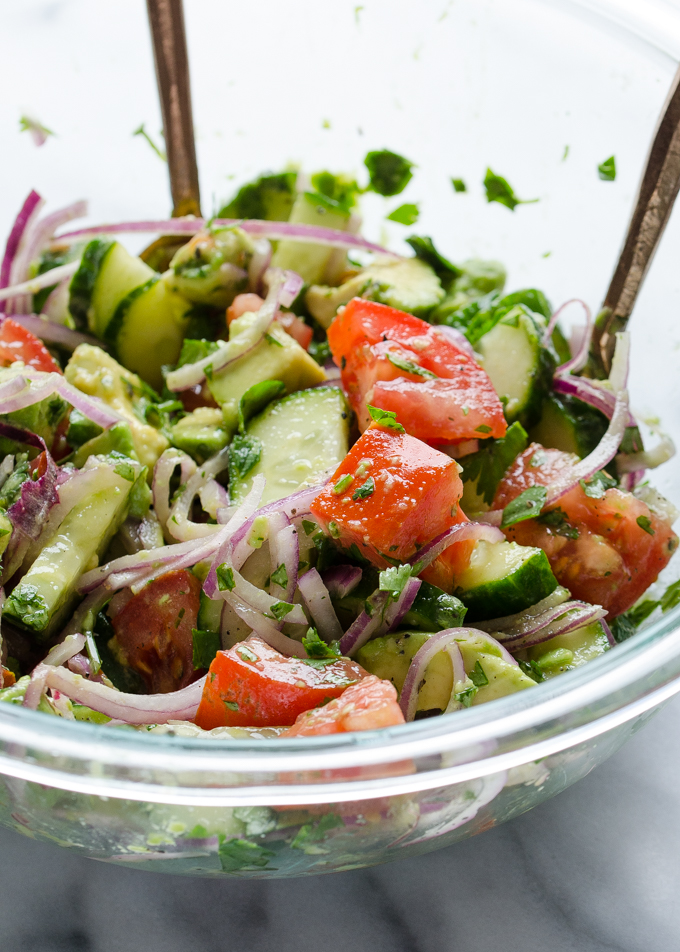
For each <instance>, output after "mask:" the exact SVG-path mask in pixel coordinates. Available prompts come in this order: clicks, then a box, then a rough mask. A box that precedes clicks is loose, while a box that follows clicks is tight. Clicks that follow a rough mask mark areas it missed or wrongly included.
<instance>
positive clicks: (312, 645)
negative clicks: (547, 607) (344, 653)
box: [302, 628, 341, 661]
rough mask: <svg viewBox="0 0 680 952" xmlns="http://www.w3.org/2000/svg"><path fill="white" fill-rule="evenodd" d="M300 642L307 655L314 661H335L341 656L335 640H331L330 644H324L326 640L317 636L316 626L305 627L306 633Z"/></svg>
mask: <svg viewBox="0 0 680 952" xmlns="http://www.w3.org/2000/svg"><path fill="white" fill-rule="evenodd" d="M302 644H303V646H304V649H305V651H306V652H307V657H308V658H312V659H313V660H315V661H323V660H329V661H336V660H337V659H338V658H340V657H341V655H340V651H339V649H338V645H337V642H333V643H332V644H330V645H328V644H326V642H325V641H324V640H323V639H322V638H320V637H319V632H318V631H317V630H316V628H308V629H307V634H306V635H305V636H304V638H303V639H302Z"/></svg>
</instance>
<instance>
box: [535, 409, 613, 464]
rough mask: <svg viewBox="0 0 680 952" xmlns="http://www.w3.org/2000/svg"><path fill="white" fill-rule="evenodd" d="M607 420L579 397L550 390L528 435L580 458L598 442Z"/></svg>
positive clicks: (538, 441) (590, 451) (537, 441)
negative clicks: (575, 397)
mask: <svg viewBox="0 0 680 952" xmlns="http://www.w3.org/2000/svg"><path fill="white" fill-rule="evenodd" d="M607 424H608V421H607V418H606V417H605V416H604V414H602V413H600V411H599V410H595V409H594V408H593V407H589V406H588V404H586V403H583V402H582V401H581V400H575V399H574V398H573V397H565V396H562V395H560V396H557V394H549V395H548V396H547V398H546V400H545V402H544V404H543V410H542V412H541V418H540V420H539V421H538V423H537V424H536V426H534V427H532V429H531V432H530V434H529V436H530V439H531V440H532V441H533V442H535V443H540V444H541V445H542V446H548V447H552V448H554V449H556V450H563V451H564V452H565V453H576V455H577V456H580V457H581V459H583V458H584V457H585V456H588V454H589V453H592V451H593V450H594V449H595V447H596V446H597V445H598V443H599V442H600V440H601V439H602V437H603V436H604V434H605V431H606V429H607Z"/></svg>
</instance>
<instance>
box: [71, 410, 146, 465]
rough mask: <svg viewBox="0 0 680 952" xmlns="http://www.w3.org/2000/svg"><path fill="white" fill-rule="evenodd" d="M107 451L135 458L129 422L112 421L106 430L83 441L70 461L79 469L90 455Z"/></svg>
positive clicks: (104, 453)
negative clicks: (111, 424)
mask: <svg viewBox="0 0 680 952" xmlns="http://www.w3.org/2000/svg"><path fill="white" fill-rule="evenodd" d="M109 453H120V454H121V455H122V456H127V457H128V458H129V459H133V460H137V452H136V450H135V444H134V440H133V438H132V431H131V430H130V424H129V423H125V422H124V421H123V420H121V421H120V422H119V423H114V424H113V426H110V427H109V428H108V430H104V431H103V433H100V434H99V435H98V436H95V437H93V438H92V439H91V440H88V441H87V443H83V445H82V446H80V447H78V449H77V450H76V451H75V453H74V456H73V459H72V463H73V465H74V466H75V467H76V468H77V469H81V468H82V467H83V466H84V465H85V464H86V463H87V461H88V459H89V458H90V456H107V455H108V454H109Z"/></svg>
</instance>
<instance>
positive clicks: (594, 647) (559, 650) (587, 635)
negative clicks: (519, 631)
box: [527, 621, 611, 678]
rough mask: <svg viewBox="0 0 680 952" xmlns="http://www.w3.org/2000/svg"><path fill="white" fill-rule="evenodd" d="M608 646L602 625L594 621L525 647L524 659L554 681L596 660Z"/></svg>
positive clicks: (607, 649)
mask: <svg viewBox="0 0 680 952" xmlns="http://www.w3.org/2000/svg"><path fill="white" fill-rule="evenodd" d="M610 647H611V645H610V644H609V639H608V638H607V635H606V634H605V631H604V628H603V627H602V623H601V622H599V621H596V622H593V623H592V625H585V626H584V627H583V628H577V629H576V630H575V631H570V632H568V633H567V634H566V635H558V636H557V637H556V638H551V639H550V641H544V642H543V644H540V645H535V646H534V647H533V648H529V649H528V651H527V658H528V659H529V661H534V662H535V663H536V664H537V665H538V667H539V669H540V671H541V674H542V675H543V677H544V678H554V677H555V676H556V675H558V674H562V673H563V672H564V671H571V669H572V668H580V667H581V665H583V664H587V663H588V662H589V661H592V660H593V659H594V658H599V656H600V655H602V654H604V653H605V651H609V649H610Z"/></svg>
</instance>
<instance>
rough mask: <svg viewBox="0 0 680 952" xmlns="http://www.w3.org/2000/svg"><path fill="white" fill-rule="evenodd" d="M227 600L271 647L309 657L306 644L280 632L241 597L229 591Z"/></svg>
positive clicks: (291, 654) (240, 616) (252, 629)
mask: <svg viewBox="0 0 680 952" xmlns="http://www.w3.org/2000/svg"><path fill="white" fill-rule="evenodd" d="M225 601H226V602H227V603H228V604H229V605H231V607H232V608H233V609H234V611H235V612H236V614H237V615H238V616H239V618H240V619H241V620H242V621H244V622H245V623H246V625H247V626H248V627H249V628H250V630H251V631H253V632H254V633H255V634H256V635H257V636H258V637H259V638H261V639H262V640H263V641H266V642H267V644H268V645H269V647H270V648H275V649H276V651H280V652H281V654H285V655H288V656H292V657H294V658H306V657H307V652H306V650H305V648H304V645H302V644H301V643H300V642H299V641H295V640H294V639H293V638H289V637H288V635H284V634H283V632H280V631H279V629H278V628H276V627H275V626H274V625H273V624H272V623H271V622H270V621H268V620H267V619H266V618H265V617H264V616H263V615H261V614H260V612H258V611H256V610H255V609H254V608H251V606H250V605H247V604H246V603H245V602H242V601H241V599H240V598H236V596H235V595H234V594H233V593H229V592H227V595H226V598H225Z"/></svg>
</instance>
